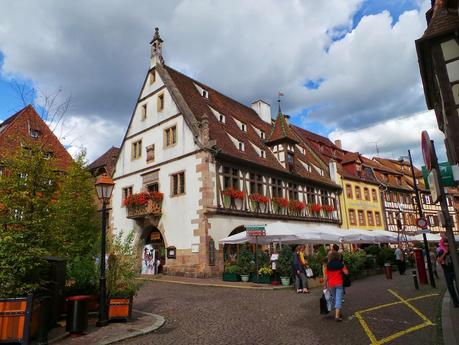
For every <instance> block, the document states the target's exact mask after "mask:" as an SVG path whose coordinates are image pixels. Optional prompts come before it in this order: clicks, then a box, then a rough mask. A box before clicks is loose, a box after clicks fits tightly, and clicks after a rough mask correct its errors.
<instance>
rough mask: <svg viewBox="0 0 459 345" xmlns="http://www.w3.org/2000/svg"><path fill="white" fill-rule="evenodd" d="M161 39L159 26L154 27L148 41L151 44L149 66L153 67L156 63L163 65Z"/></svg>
mask: <svg viewBox="0 0 459 345" xmlns="http://www.w3.org/2000/svg"><path fill="white" fill-rule="evenodd" d="M163 42H164V41H163V40H162V39H161V36H160V35H159V28H157V27H156V28H155V34H154V35H153V38H152V39H151V41H150V44H151V63H150V67H154V66H155V65H157V64H160V65H164V58H163Z"/></svg>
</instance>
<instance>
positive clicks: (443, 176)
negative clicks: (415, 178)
mask: <svg viewBox="0 0 459 345" xmlns="http://www.w3.org/2000/svg"><path fill="white" fill-rule="evenodd" d="M438 167H439V168H440V185H441V186H442V187H455V186H456V182H455V181H454V174H453V168H452V167H451V164H449V163H448V162H444V163H440V164H438ZM422 177H424V183H425V185H426V188H430V187H429V181H428V177H429V171H428V170H427V168H426V167H425V166H423V167H422Z"/></svg>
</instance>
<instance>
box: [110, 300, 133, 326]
mask: <svg viewBox="0 0 459 345" xmlns="http://www.w3.org/2000/svg"><path fill="white" fill-rule="evenodd" d="M131 316H132V296H113V297H110V298H109V299H108V319H109V320H126V321H127V320H128V319H130V318H131Z"/></svg>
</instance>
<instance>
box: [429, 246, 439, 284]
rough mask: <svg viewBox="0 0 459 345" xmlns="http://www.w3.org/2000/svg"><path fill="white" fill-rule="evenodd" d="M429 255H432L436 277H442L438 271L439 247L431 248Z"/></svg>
mask: <svg viewBox="0 0 459 345" xmlns="http://www.w3.org/2000/svg"><path fill="white" fill-rule="evenodd" d="M429 255H430V262H431V263H432V271H433V274H434V275H435V278H437V279H440V277H439V276H438V271H437V249H436V248H432V249H430V251H429Z"/></svg>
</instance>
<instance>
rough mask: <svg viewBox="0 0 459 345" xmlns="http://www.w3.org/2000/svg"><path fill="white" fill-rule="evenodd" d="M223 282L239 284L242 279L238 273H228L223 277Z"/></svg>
mask: <svg viewBox="0 0 459 345" xmlns="http://www.w3.org/2000/svg"><path fill="white" fill-rule="evenodd" d="M222 279H223V281H225V282H239V281H241V277H239V274H237V273H228V272H224V273H223V276H222Z"/></svg>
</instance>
